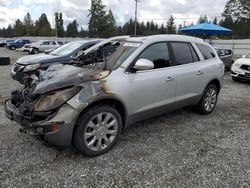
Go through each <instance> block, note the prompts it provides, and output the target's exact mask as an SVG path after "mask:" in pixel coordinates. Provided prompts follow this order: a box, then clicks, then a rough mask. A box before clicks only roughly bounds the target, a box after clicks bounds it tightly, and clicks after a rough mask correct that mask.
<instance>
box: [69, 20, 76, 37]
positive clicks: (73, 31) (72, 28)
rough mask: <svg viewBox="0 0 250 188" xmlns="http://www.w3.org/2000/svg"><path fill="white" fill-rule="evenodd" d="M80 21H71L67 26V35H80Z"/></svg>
mask: <svg viewBox="0 0 250 188" xmlns="http://www.w3.org/2000/svg"><path fill="white" fill-rule="evenodd" d="M77 28H78V23H77V22H76V20H74V21H73V22H71V23H69V24H68V26H67V31H66V36H67V37H73V38H75V37H77V36H78V29H77Z"/></svg>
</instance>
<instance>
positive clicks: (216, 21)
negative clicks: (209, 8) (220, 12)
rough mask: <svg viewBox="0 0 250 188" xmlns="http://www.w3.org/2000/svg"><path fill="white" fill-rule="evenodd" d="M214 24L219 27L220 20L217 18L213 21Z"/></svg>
mask: <svg viewBox="0 0 250 188" xmlns="http://www.w3.org/2000/svg"><path fill="white" fill-rule="evenodd" d="M213 24H215V25H217V24H218V20H217V17H215V18H214V20H213Z"/></svg>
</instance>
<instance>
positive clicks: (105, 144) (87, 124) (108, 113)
mask: <svg viewBox="0 0 250 188" xmlns="http://www.w3.org/2000/svg"><path fill="white" fill-rule="evenodd" d="M76 126H77V128H76V130H75V132H74V135H73V142H74V146H75V147H76V149H77V150H78V151H79V152H81V153H82V154H84V155H87V156H90V157H96V156H99V155H102V154H104V153H106V152H108V151H109V150H110V149H111V148H112V147H113V146H114V145H115V144H116V142H117V140H118V139H119V137H120V135H121V130H122V119H121V115H120V114H119V112H118V111H117V110H116V109H114V108H112V107H111V106H108V105H101V106H94V107H92V108H91V109H89V110H88V111H86V112H85V113H84V114H82V116H81V117H80V119H79V121H78V122H77V124H76Z"/></svg>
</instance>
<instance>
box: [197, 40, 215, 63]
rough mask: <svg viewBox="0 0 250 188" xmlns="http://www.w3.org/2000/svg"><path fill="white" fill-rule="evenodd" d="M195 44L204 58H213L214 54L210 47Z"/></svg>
mask: <svg viewBox="0 0 250 188" xmlns="http://www.w3.org/2000/svg"><path fill="white" fill-rule="evenodd" d="M196 46H197V47H198V49H199V50H200V52H201V54H202V55H203V57H204V59H205V60H207V59H211V58H214V57H215V56H216V55H215V53H214V51H213V50H212V48H211V47H209V46H206V45H203V44H196Z"/></svg>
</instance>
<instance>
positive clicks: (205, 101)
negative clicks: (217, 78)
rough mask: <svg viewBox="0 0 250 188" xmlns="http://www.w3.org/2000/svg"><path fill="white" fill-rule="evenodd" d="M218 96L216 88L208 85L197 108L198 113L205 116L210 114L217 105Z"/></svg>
mask: <svg viewBox="0 0 250 188" xmlns="http://www.w3.org/2000/svg"><path fill="white" fill-rule="evenodd" d="M218 94H219V90H218V88H217V87H216V86H215V85H214V84H209V85H208V86H207V87H206V89H205V91H204V93H203V95H202V98H201V100H200V102H199V104H198V106H197V109H198V111H199V113H201V114H205V115H207V114H210V113H212V112H213V111H214V108H215V106H216V104H217V98H218Z"/></svg>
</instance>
